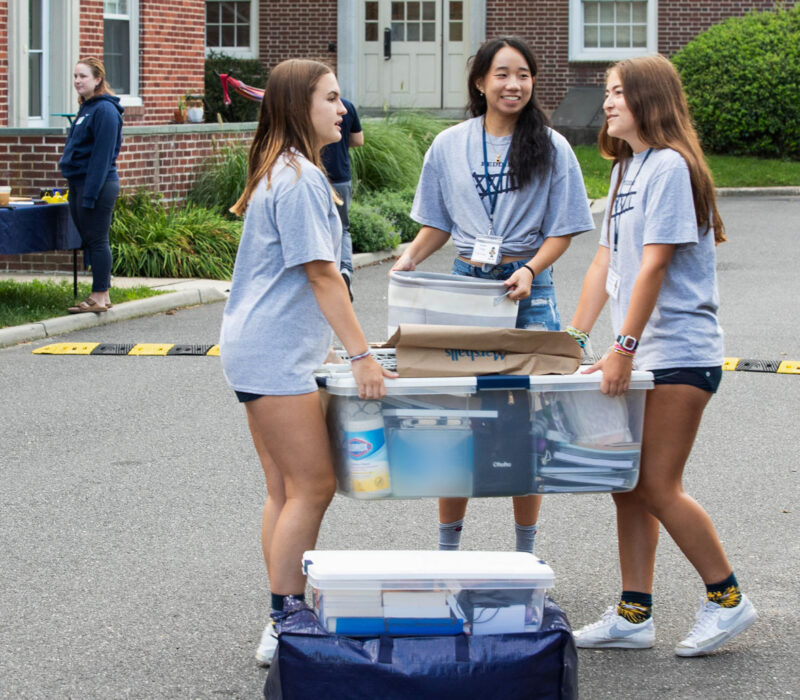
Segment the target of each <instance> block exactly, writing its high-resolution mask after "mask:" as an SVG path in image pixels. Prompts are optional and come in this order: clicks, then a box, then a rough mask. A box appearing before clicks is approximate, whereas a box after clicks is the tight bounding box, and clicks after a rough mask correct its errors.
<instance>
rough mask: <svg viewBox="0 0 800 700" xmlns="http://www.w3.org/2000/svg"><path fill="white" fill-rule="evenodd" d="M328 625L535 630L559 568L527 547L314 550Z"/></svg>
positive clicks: (315, 580)
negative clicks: (519, 549)
mask: <svg viewBox="0 0 800 700" xmlns="http://www.w3.org/2000/svg"><path fill="white" fill-rule="evenodd" d="M303 570H304V572H305V573H306V575H307V576H308V583H309V585H310V586H311V587H312V588H313V590H314V610H315V612H316V613H317V615H318V616H319V619H320V621H321V622H322V625H323V626H324V627H325V629H327V630H328V632H331V633H335V634H343V635H346V636H351V637H375V636H380V635H384V634H388V635H393V636H416V635H422V636H437V635H447V634H461V633H462V632H464V633H466V634H504V633H517V632H535V631H537V630H538V629H539V628H540V626H541V622H542V610H543V607H544V596H545V591H546V590H547V589H548V588H552V586H553V570H552V569H551V568H550V567H549V566H548V565H547V564H545V563H544V562H543V561H541V560H540V559H537V558H536V557H535V556H533V555H532V554H526V553H524V552H460V551H459V552H437V551H315V550H312V551H308V552H305V553H304V554H303Z"/></svg>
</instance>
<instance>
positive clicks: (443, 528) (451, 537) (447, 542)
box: [439, 518, 464, 551]
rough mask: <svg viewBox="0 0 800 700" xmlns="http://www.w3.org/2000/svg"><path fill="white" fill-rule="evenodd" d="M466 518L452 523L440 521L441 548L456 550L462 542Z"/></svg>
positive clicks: (442, 549) (441, 549)
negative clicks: (462, 531)
mask: <svg viewBox="0 0 800 700" xmlns="http://www.w3.org/2000/svg"><path fill="white" fill-rule="evenodd" d="M463 528H464V519H463V518H462V519H461V520H456V521H455V522H452V523H439V550H440V551H448V550H449V551H456V550H457V549H458V547H459V545H460V544H461V530H462V529H463Z"/></svg>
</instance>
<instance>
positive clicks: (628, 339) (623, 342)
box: [617, 334, 639, 352]
mask: <svg viewBox="0 0 800 700" xmlns="http://www.w3.org/2000/svg"><path fill="white" fill-rule="evenodd" d="M617 343H619V345H620V347H622V348H624V349H625V350H627V351H628V352H636V348H638V347H639V341H638V340H637V339H636V338H634V337H633V336H632V335H622V334H620V335H618V336H617Z"/></svg>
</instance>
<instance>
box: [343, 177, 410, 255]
mask: <svg viewBox="0 0 800 700" xmlns="http://www.w3.org/2000/svg"><path fill="white" fill-rule="evenodd" d="M361 201H363V202H364V203H365V204H367V205H369V206H371V207H372V208H374V209H375V210H377V211H378V212H379V213H380V214H381V216H383V217H384V218H385V219H386V220H387V221H388V222H389V224H390V225H391V227H392V229H393V230H394V231H395V232H396V233H397V234H399V236H400V240H401V241H402V242H403V243H407V242H408V241H412V240H414V236H416V235H417V232H418V231H419V224H418V223H417V222H416V221H414V220H413V219H412V218H411V216H410V212H411V205H412V203H413V202H414V189H413V188H406V189H404V190H400V191H399V192H392V191H390V190H379V191H378V192H373V193H366V194H365V195H364V197H363V199H362V200H361ZM350 218H351V219H352V218H353V213H352V212H351V214H350Z"/></svg>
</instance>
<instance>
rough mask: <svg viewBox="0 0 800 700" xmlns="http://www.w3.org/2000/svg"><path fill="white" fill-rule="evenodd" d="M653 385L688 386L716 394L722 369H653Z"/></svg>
mask: <svg viewBox="0 0 800 700" xmlns="http://www.w3.org/2000/svg"><path fill="white" fill-rule="evenodd" d="M652 372H653V381H654V383H655V384H657V385H658V384H688V385H689V386H696V387H697V388H698V389H702V390H703V391H707V392H709V393H710V394H716V393H717V389H718V388H719V383H720V382H721V381H722V367H670V368H669V369H654V370H652Z"/></svg>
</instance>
